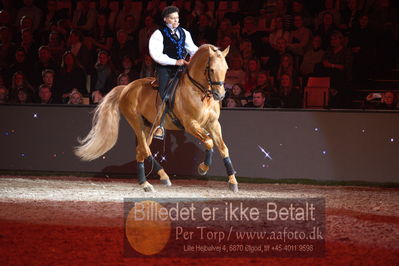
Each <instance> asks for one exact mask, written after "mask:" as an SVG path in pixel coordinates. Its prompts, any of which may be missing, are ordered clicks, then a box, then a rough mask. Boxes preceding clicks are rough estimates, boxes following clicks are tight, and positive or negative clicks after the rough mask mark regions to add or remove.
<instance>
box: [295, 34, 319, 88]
mask: <svg viewBox="0 0 399 266" xmlns="http://www.w3.org/2000/svg"><path fill="white" fill-rule="evenodd" d="M321 46H322V41H321V38H320V36H318V35H315V36H314V37H313V40H312V47H311V48H310V49H308V50H307V51H306V52H305V54H304V56H303V60H302V64H301V67H300V73H301V75H302V76H303V78H304V82H303V84H306V83H307V78H308V77H310V76H314V75H315V72H316V71H315V70H316V65H320V64H321V63H322V61H323V58H324V54H325V51H324V50H323V49H322V48H321Z"/></svg>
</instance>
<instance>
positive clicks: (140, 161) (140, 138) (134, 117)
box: [120, 103, 155, 192]
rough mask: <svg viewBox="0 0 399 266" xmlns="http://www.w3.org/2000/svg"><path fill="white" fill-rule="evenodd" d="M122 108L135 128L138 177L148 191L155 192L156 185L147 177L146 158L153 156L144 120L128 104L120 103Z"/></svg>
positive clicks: (141, 184)
mask: <svg viewBox="0 0 399 266" xmlns="http://www.w3.org/2000/svg"><path fill="white" fill-rule="evenodd" d="M120 110H121V112H122V113H123V115H124V116H125V118H126V120H127V121H128V122H129V124H130V126H131V127H132V128H133V130H134V132H135V133H136V137H137V147H136V160H137V179H138V182H139V184H140V186H141V187H142V188H143V189H144V191H146V192H154V191H155V189H154V187H153V186H152V185H151V184H150V183H149V182H148V181H147V179H146V177H145V168H144V160H145V159H146V158H148V157H149V156H151V150H150V147H149V146H148V145H147V140H146V134H145V132H144V128H145V126H144V122H143V119H142V118H141V116H140V115H139V114H137V113H136V112H134V111H133V108H131V107H129V105H128V104H122V103H121V105H120Z"/></svg>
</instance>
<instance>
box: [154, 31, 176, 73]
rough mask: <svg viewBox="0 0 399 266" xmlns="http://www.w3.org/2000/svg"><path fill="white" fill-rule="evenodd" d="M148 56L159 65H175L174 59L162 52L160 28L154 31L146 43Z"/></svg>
mask: <svg viewBox="0 0 399 266" xmlns="http://www.w3.org/2000/svg"><path fill="white" fill-rule="evenodd" d="M148 49H149V51H150V56H151V57H152V59H153V60H154V61H155V62H157V63H158V64H161V65H164V66H165V65H176V59H173V58H170V57H169V56H167V55H166V54H164V53H163V36H162V33H161V31H160V30H156V31H154V33H153V34H152V35H151V37H150V42H149V45H148Z"/></svg>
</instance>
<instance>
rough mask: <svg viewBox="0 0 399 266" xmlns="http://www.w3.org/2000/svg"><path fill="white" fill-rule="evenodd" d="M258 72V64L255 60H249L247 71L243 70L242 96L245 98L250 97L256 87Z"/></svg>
mask: <svg viewBox="0 0 399 266" xmlns="http://www.w3.org/2000/svg"><path fill="white" fill-rule="evenodd" d="M259 70H260V64H259V62H258V60H257V59H255V58H252V59H250V60H249V61H248V65H247V69H246V70H245V83H244V89H245V93H244V95H245V96H246V97H248V96H250V95H251V94H252V91H253V90H254V89H255V87H256V83H257V80H258V73H259Z"/></svg>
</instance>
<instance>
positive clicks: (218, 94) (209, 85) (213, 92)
mask: <svg viewBox="0 0 399 266" xmlns="http://www.w3.org/2000/svg"><path fill="white" fill-rule="evenodd" d="M229 49H230V47H227V48H226V49H225V50H224V51H220V50H219V49H218V48H217V47H215V46H213V45H209V44H206V45H202V46H201V47H200V48H199V49H198V51H197V52H196V54H195V55H194V57H193V60H192V64H191V63H190V65H192V66H194V65H195V66H196V67H193V71H191V72H192V73H196V75H193V77H191V75H190V74H191V73H188V74H189V75H188V76H189V78H190V80H191V82H192V83H193V84H194V85H195V86H196V87H197V88H199V89H200V90H201V91H202V92H203V93H204V94H205V96H212V97H213V99H215V100H216V101H221V100H223V98H224V96H225V94H226V91H225V89H224V79H225V77H226V72H227V69H228V66H227V62H226V56H227V54H228V53H229ZM199 66H201V68H202V69H203V67H205V72H204V73H203V74H201V73H199V72H196V70H199ZM190 69H191V68H189V70H190ZM189 72H190V71H189ZM205 82H206V85H204V83H205Z"/></svg>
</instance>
